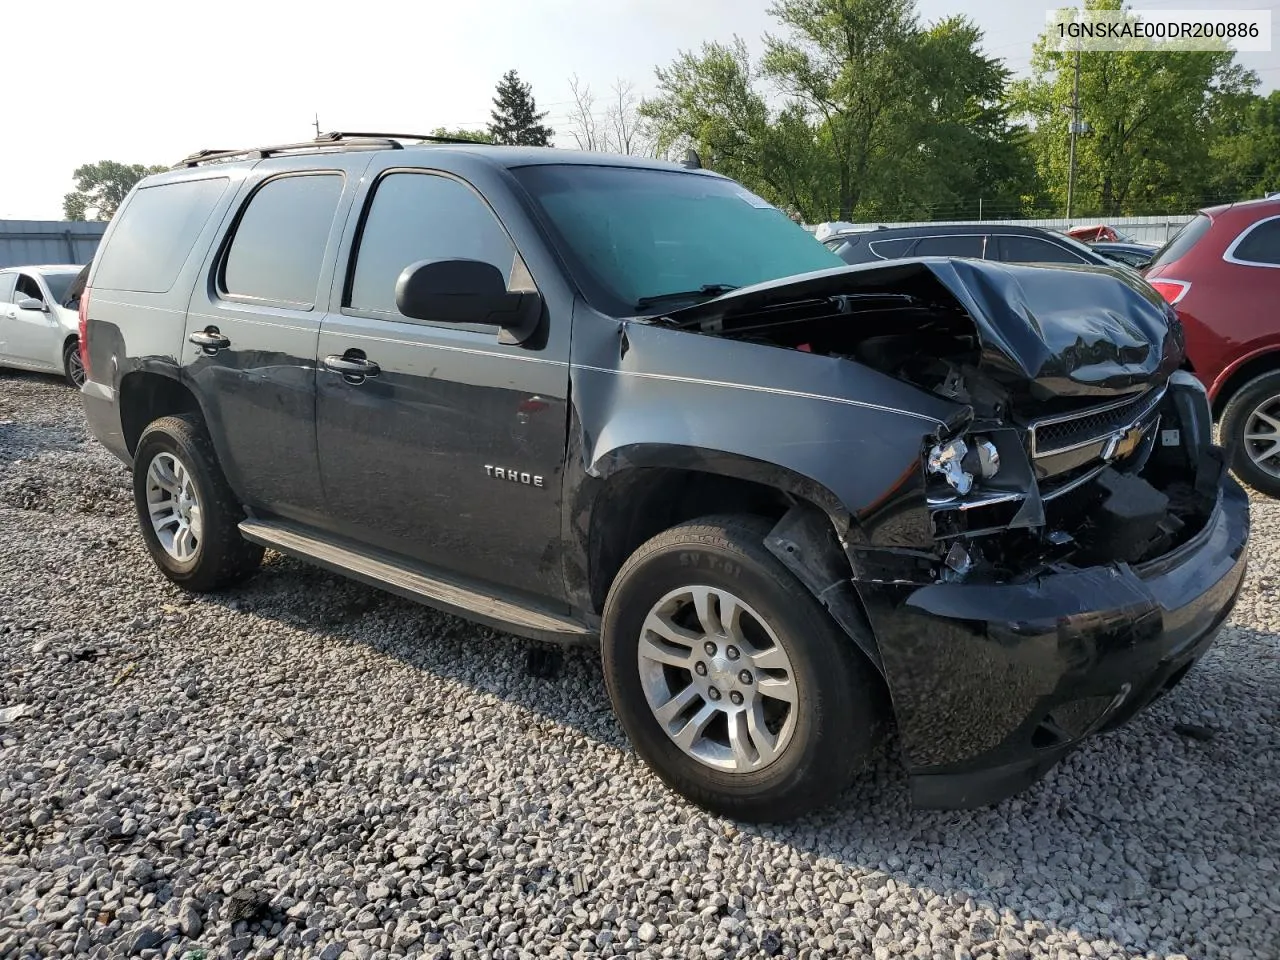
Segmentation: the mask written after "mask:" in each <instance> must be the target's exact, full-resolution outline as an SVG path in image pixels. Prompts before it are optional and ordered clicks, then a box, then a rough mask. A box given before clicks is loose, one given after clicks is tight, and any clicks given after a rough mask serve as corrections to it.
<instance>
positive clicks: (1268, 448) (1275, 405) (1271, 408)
mask: <svg viewBox="0 0 1280 960" xmlns="http://www.w3.org/2000/svg"><path fill="white" fill-rule="evenodd" d="M1244 448H1245V452H1246V453H1248V455H1249V459H1250V460H1252V461H1253V462H1254V463H1255V464H1256V465H1257V466H1258V468H1259V469H1260V470H1263V471H1265V472H1266V473H1269V474H1270V475H1271V476H1273V477H1278V478H1280V396H1277V397H1271V398H1270V399H1268V400H1264V401H1262V402H1261V403H1260V404H1258V405H1257V406H1256V407H1254V408H1253V411H1252V412H1251V413H1250V414H1249V417H1248V419H1247V420H1246V421H1245V425H1244Z"/></svg>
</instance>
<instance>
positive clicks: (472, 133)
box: [431, 127, 496, 143]
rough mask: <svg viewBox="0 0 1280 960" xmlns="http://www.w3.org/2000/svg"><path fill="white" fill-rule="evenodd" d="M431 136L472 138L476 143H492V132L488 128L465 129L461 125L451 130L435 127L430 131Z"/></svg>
mask: <svg viewBox="0 0 1280 960" xmlns="http://www.w3.org/2000/svg"><path fill="white" fill-rule="evenodd" d="M431 135H432V136H433V137H451V138H452V139H454V140H474V141H475V142H476V143H494V142H496V141H495V140H494V139H493V134H491V133H490V132H489V131H488V130H466V129H463V128H462V127H459V128H457V129H456V130H451V129H449V128H448V127H436V128H435V129H434V130H432V131H431Z"/></svg>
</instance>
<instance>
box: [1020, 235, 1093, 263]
mask: <svg viewBox="0 0 1280 960" xmlns="http://www.w3.org/2000/svg"><path fill="white" fill-rule="evenodd" d="M1000 259H1001V260H1003V261H1004V262H1005V263H1084V262H1085V259H1084V258H1083V257H1079V256H1076V254H1074V253H1072V252H1071V251H1070V250H1065V249H1063V248H1062V247H1060V246H1058V245H1057V244H1056V243H1050V242H1049V241H1048V240H1041V239H1040V238H1039V237H1018V236H1003V237H1001V238H1000Z"/></svg>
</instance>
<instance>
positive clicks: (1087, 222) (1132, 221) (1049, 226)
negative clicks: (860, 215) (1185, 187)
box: [809, 213, 1195, 243]
mask: <svg viewBox="0 0 1280 960" xmlns="http://www.w3.org/2000/svg"><path fill="white" fill-rule="evenodd" d="M1194 216H1195V214H1190V213H1185V214H1181V213H1180V214H1170V215H1168V216H1162V217H1116V218H1114V219H1090V218H1087V217H1081V218H1076V219H1072V220H1067V219H1065V218H1059V219H1048V220H910V221H902V222H894V223H889V222H887V221H886V222H884V223H883V226H886V227H920V226H926V225H928V226H939V225H947V224H958V223H990V224H1006V225H1008V224H1015V225H1017V226H1024V227H1043V228H1044V229H1046V230H1058V231H1065V230H1067V229H1068V228H1069V227H1088V226H1092V225H1094V224H1098V223H1105V224H1106V225H1107V226H1109V227H1113V228H1114V229H1115V230H1116V231H1118V232H1119V233H1122V234H1124V235H1125V236H1127V237H1131V238H1133V239H1134V240H1139V241H1142V242H1143V243H1164V242H1165V241H1166V240H1168V239H1169V238H1170V237H1172V236H1173V235H1174V234H1175V233H1177V232H1178V229H1179V228H1180V227H1181V226H1182V225H1183V224H1184V223H1186V222H1187V221H1189V220H1191V219H1192V218H1193V217H1194ZM880 225H881V224H880V223H879V222H877V223H868V224H858V226H868V227H874V226H880ZM809 229H810V230H814V229H816V227H809Z"/></svg>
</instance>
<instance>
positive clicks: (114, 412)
mask: <svg viewBox="0 0 1280 960" xmlns="http://www.w3.org/2000/svg"><path fill="white" fill-rule="evenodd" d="M80 400H81V402H82V403H83V405H84V417H85V420H87V421H88V423H89V432H90V433H92V434H93V436H94V437H95V438H96V439H97V441H98V442H99V443H101V444H102V445H103V446H104V447H106V448H107V449H108V450H110V451H111V452H112V453H113V454H115V455H116V456H117V457H119V458H120V459H121V460H123V461H124V463H125V464H126V465H127V466H132V464H133V457H132V456H130V454H129V446H128V444H127V443H125V440H124V431H123V429H121V425H120V406H119V404H118V403H116V392H115V391H114V390H112V389H111V388H110V387H109V386H107V385H106V384H105V383H98V382H97V381H95V380H86V381H85V384H84V387H83V388H82V389H81V390H80Z"/></svg>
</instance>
